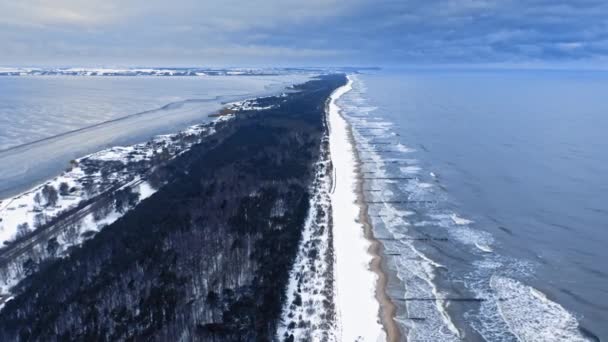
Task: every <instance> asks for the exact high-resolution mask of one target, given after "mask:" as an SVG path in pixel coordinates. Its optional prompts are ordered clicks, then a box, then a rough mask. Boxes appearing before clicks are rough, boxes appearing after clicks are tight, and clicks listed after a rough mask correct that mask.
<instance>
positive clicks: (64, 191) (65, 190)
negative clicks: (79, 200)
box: [59, 182, 70, 196]
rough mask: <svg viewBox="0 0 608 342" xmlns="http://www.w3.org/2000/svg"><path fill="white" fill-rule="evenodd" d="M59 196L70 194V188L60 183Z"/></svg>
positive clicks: (66, 184)
mask: <svg viewBox="0 0 608 342" xmlns="http://www.w3.org/2000/svg"><path fill="white" fill-rule="evenodd" d="M59 194H60V195H61V196H67V195H69V194H70V186H69V185H68V183H66V182H61V184H59Z"/></svg>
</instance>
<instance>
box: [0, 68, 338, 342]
mask: <svg viewBox="0 0 608 342" xmlns="http://www.w3.org/2000/svg"><path fill="white" fill-rule="evenodd" d="M345 82H346V78H345V76H344V75H330V76H322V77H320V78H318V79H315V80H312V81H309V82H307V83H305V84H303V85H300V86H297V87H296V90H298V91H297V92H293V93H290V94H289V95H288V96H286V97H270V98H267V99H264V100H263V101H265V102H267V103H266V104H264V105H269V104H273V105H276V106H275V107H273V108H272V109H267V110H263V111H251V112H241V113H238V114H237V118H236V119H234V120H232V121H231V122H229V123H228V124H227V125H225V126H224V127H223V128H222V129H221V130H220V131H219V132H218V133H217V134H215V135H214V136H212V137H211V138H209V139H207V140H206V141H204V142H203V143H201V144H198V145H195V146H194V147H193V148H192V149H191V150H190V151H188V152H186V153H184V154H182V155H180V156H179V157H177V158H176V159H175V160H173V161H172V162H170V163H168V164H167V165H165V166H164V167H162V168H160V169H158V170H157V172H156V173H155V175H154V177H159V178H162V179H164V180H167V181H169V183H168V184H167V185H166V186H164V187H163V188H161V189H160V190H159V191H158V192H157V193H156V194H155V195H153V196H152V197H150V198H148V199H146V200H144V201H143V202H142V203H140V204H139V205H138V206H137V207H136V208H135V209H133V210H131V211H129V212H128V213H127V214H126V215H125V216H123V217H122V218H121V219H119V220H118V221H116V222H115V223H114V224H112V225H110V226H108V227H106V228H104V229H103V230H102V231H101V232H100V233H98V234H97V235H96V236H95V237H93V238H92V239H90V240H88V241H86V242H85V243H84V244H83V245H82V246H81V247H79V248H75V249H74V250H73V251H72V252H71V254H70V256H69V257H66V258H63V259H55V260H52V261H48V262H46V263H45V264H44V265H39V268H40V270H39V271H38V272H37V273H35V274H33V275H32V276H30V277H28V278H26V279H25V280H24V281H23V282H22V283H21V284H20V285H19V286H18V288H17V289H16V293H17V294H16V296H15V298H14V299H13V300H11V301H9V302H8V303H7V304H6V307H5V308H4V309H3V310H2V312H0V340H2V341H13V340H23V341H30V340H41V341H53V340H62V341H63V340H66V341H67V340H86V341H114V340H159V341H165V340H178V339H181V338H183V339H185V340H216V341H254V340H256V341H259V340H269V339H271V338H272V336H273V334H274V331H275V328H276V324H277V322H278V319H279V318H280V313H281V307H282V301H283V299H284V298H283V297H284V292H285V286H286V284H287V281H288V277H289V270H290V267H291V264H292V263H293V260H294V258H295V255H296V252H297V247H298V242H299V240H300V236H301V229H302V226H303V222H304V219H305V216H306V213H307V210H308V203H309V198H308V197H309V192H308V191H309V185H310V182H311V179H312V165H313V164H314V162H315V161H316V160H317V158H318V157H319V150H320V142H321V137H322V136H323V134H326V133H327V132H326V131H325V125H324V110H325V104H326V100H327V99H328V97H329V95H330V94H331V92H332V91H333V90H335V89H336V88H337V87H339V86H341V85H343V84H344V83H345ZM277 203H281V208H282V213H281V214H280V215H277V214H276V210H273V209H275V206H276V205H277Z"/></svg>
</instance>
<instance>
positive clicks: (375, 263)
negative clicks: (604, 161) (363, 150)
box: [348, 125, 401, 342]
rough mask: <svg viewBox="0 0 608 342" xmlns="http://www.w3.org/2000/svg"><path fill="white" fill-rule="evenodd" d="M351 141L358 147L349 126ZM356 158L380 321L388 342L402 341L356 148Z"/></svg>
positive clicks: (381, 248)
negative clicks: (370, 216) (375, 281)
mask: <svg viewBox="0 0 608 342" xmlns="http://www.w3.org/2000/svg"><path fill="white" fill-rule="evenodd" d="M348 135H349V141H350V143H351V144H352V145H353V146H356V145H355V144H356V143H355V139H354V136H353V132H352V129H351V126H350V125H348ZM353 151H354V156H355V165H356V166H355V173H356V174H357V187H356V189H357V190H356V192H357V203H358V204H359V206H360V208H361V212H360V215H359V220H360V222H361V223H362V224H363V227H364V231H365V238H366V239H367V240H369V242H370V246H369V248H368V252H369V254H371V255H372V261H371V263H370V269H371V270H372V272H374V273H375V274H376V276H377V277H378V278H377V283H376V299H377V300H378V302H379V303H380V320H381V322H382V325H383V326H384V329H385V330H386V334H387V336H386V340H387V341H388V342H397V341H401V331H400V330H399V328H398V327H397V323H396V322H395V316H396V314H397V306H396V305H395V303H393V302H392V300H391V298H390V297H389V295H388V293H387V289H388V275H387V274H386V271H385V264H384V262H385V260H386V259H385V257H384V254H383V253H384V245H383V244H382V243H381V242H380V241H379V240H378V239H376V237H375V236H374V230H373V226H372V224H371V221H370V219H369V213H368V205H367V201H366V199H365V194H364V191H363V185H364V180H363V175H362V173H361V159H360V156H359V152H358V150H357V149H356V148H354V149H353Z"/></svg>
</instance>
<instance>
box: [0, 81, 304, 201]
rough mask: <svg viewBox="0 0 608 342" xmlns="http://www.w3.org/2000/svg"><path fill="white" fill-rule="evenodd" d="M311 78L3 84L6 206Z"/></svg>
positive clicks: (0, 137) (1, 148) (1, 181)
mask: <svg viewBox="0 0 608 342" xmlns="http://www.w3.org/2000/svg"><path fill="white" fill-rule="evenodd" d="M307 77H308V76H307V75H304V74H299V75H272V76H252V75H251V76H250V75H245V76H208V77H188V76H183V77H180V76H174V77H153V76H141V77H137V76H2V77H0V199H2V198H7V197H10V196H13V195H16V194H18V193H20V192H22V191H25V190H27V189H29V188H31V187H32V186H34V185H38V184H40V183H42V182H44V181H46V180H47V179H49V178H52V177H55V176H56V175H58V174H59V173H61V171H63V170H64V169H65V168H66V167H67V166H68V164H69V161H70V160H71V159H75V158H79V157H83V156H85V155H87V154H89V153H93V152H97V151H99V150H102V149H104V148H108V147H112V146H116V145H130V144H134V143H141V142H145V141H147V140H149V139H150V138H151V137H153V136H155V135H160V134H169V133H175V132H178V131H180V130H182V129H184V128H186V127H188V126H190V125H194V124H199V123H204V122H207V121H209V120H210V118H209V114H211V113H213V112H215V111H217V110H218V109H220V108H221V107H222V106H223V105H224V104H226V103H228V102H232V101H239V100H243V99H247V98H253V97H259V96H267V95H272V94H277V93H280V92H282V91H285V89H286V87H289V86H290V85H293V84H298V83H302V82H304V81H305V80H306V79H307Z"/></svg>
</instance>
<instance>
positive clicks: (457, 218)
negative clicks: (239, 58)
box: [450, 214, 473, 226]
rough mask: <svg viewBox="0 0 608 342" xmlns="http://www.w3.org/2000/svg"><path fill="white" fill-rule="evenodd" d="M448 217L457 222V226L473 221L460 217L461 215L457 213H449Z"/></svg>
mask: <svg viewBox="0 0 608 342" xmlns="http://www.w3.org/2000/svg"><path fill="white" fill-rule="evenodd" d="M450 218H451V219H452V221H454V223H455V224H457V225H459V226H465V225H467V224H471V223H473V221H471V220H467V219H465V218H462V217H460V216H458V215H457V214H452V215H450Z"/></svg>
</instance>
